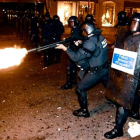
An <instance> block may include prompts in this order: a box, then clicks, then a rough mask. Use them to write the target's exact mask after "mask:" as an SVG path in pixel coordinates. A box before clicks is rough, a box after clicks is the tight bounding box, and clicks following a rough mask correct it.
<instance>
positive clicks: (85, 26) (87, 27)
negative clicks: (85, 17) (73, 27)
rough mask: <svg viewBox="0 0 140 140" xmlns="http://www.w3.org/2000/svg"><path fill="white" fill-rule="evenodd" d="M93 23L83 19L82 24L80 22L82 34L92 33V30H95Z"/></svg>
mask: <svg viewBox="0 0 140 140" xmlns="http://www.w3.org/2000/svg"><path fill="white" fill-rule="evenodd" d="M95 29H96V28H95V24H94V23H93V22H89V21H88V22H87V21H84V22H83V23H82V24H81V30H82V34H83V36H85V37H86V36H88V35H90V34H91V33H93V31H94V30H95Z"/></svg>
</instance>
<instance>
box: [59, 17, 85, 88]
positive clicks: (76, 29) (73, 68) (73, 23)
mask: <svg viewBox="0 0 140 140" xmlns="http://www.w3.org/2000/svg"><path fill="white" fill-rule="evenodd" d="M68 24H69V27H71V36H70V40H71V41H70V45H69V47H70V49H71V50H73V51H75V52H76V51H77V50H78V49H79V47H77V46H76V45H75V44H74V40H78V39H79V40H81V39H82V38H83V37H82V34H81V30H80V26H79V21H78V18H77V17H76V16H71V17H70V18H69V19H68ZM76 84H77V65H76V64H75V62H74V61H73V60H71V59H70V58H69V60H68V66H67V77H66V83H65V84H64V85H62V86H61V89H62V90H67V89H71V88H73V87H74V86H75V85H76Z"/></svg>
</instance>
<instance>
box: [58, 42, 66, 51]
mask: <svg viewBox="0 0 140 140" xmlns="http://www.w3.org/2000/svg"><path fill="white" fill-rule="evenodd" d="M56 49H62V50H63V51H66V50H67V47H65V46H64V45H63V44H57V47H56Z"/></svg>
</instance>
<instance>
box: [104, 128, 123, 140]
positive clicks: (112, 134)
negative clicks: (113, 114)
mask: <svg viewBox="0 0 140 140" xmlns="http://www.w3.org/2000/svg"><path fill="white" fill-rule="evenodd" d="M121 136H123V130H119V131H118V130H117V129H116V128H114V129H112V130H111V131H109V132H106V133H105V134H104V137H105V138H106V139H114V138H116V137H121Z"/></svg>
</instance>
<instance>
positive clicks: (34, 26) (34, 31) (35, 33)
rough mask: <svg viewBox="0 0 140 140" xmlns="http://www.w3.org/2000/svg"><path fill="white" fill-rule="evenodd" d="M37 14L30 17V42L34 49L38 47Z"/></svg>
mask: <svg viewBox="0 0 140 140" xmlns="http://www.w3.org/2000/svg"><path fill="white" fill-rule="evenodd" d="M38 16H39V15H38V14H37V13H35V16H33V17H32V20H31V40H32V42H33V44H34V45H35V47H37V46H38V42H39V19H38Z"/></svg>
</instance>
